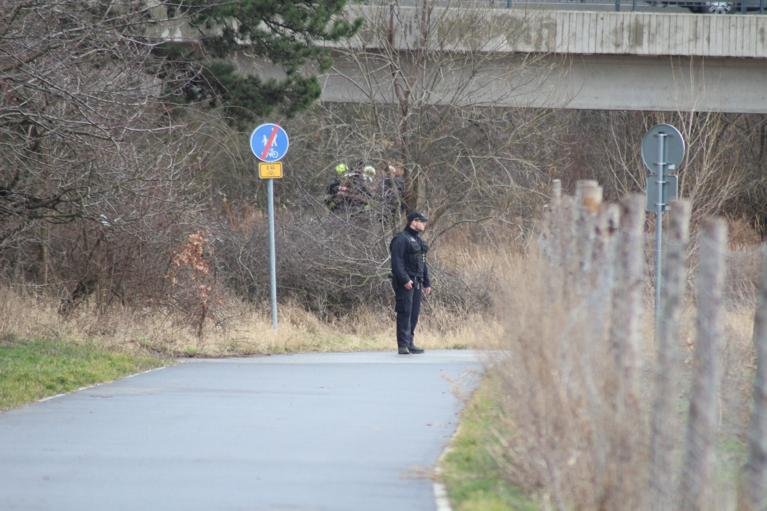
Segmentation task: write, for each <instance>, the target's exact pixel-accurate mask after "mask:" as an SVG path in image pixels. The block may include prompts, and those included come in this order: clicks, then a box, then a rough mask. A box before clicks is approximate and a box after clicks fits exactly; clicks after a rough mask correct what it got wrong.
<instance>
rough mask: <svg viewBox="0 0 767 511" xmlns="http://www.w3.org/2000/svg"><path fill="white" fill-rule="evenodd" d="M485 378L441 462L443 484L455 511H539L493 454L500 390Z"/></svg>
mask: <svg viewBox="0 0 767 511" xmlns="http://www.w3.org/2000/svg"><path fill="white" fill-rule="evenodd" d="M495 387H496V385H495V384H494V382H493V381H492V380H491V379H489V378H486V379H485V380H484V381H483V383H482V384H481V385H480V387H479V389H478V390H477V391H476V392H475V393H474V395H473V396H472V398H471V400H470V401H469V403H468V404H467V405H466V408H465V410H464V411H463V414H462V416H461V424H460V428H459V430H458V434H457V435H456V436H455V438H454V439H453V442H452V443H451V445H450V449H449V450H448V453H447V454H446V455H445V457H444V458H443V460H442V464H441V467H440V468H441V469H442V480H443V482H444V483H445V486H446V488H447V492H448V496H449V497H450V502H451V504H452V507H453V509H454V510H455V511H508V510H519V511H537V509H538V506H537V505H536V504H535V502H534V501H533V500H532V499H531V498H529V497H527V496H526V495H525V494H524V493H523V492H522V491H521V490H520V489H518V488H516V487H514V486H513V485H511V484H509V483H508V482H507V481H506V480H505V479H504V477H503V474H502V471H501V469H500V467H499V466H498V463H497V462H496V460H495V459H494V458H493V456H492V455H491V454H490V451H489V450H488V446H489V445H492V442H494V440H493V439H492V433H491V431H493V428H498V427H500V417H501V415H500V408H499V406H498V403H497V401H496V400H495V399H494V397H493V396H494V395H497V394H496V392H498V390H497V389H496V388H495Z"/></svg>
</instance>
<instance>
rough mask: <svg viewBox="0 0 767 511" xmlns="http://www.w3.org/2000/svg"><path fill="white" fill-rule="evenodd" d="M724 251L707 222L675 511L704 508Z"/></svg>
mask: <svg viewBox="0 0 767 511" xmlns="http://www.w3.org/2000/svg"><path fill="white" fill-rule="evenodd" d="M726 250H727V225H726V224H725V222H724V221H723V220H721V219H709V220H707V221H706V222H705V223H704V225H703V231H702V234H701V240H700V266H699V268H698V277H697V282H696V286H697V297H698V313H697V320H696V334H697V335H696V337H697V343H696V346H695V368H694V372H693V384H692V392H691V399H690V409H689V414H688V419H687V420H688V423H687V440H686V442H685V459H684V468H683V472H682V481H681V487H680V499H681V500H680V509H684V510H685V511H697V510H702V509H705V508H706V503H707V502H710V500H709V499H708V496H709V494H708V490H709V488H708V487H709V486H710V479H711V475H712V470H713V465H714V460H715V450H714V449H715V442H716V429H717V428H716V421H717V399H718V394H719V385H720V379H721V376H720V372H721V369H720V362H719V351H720V347H721V344H722V336H723V326H722V318H721V316H722V311H721V310H722V294H723V289H724V276H725V271H726V268H725V254H726Z"/></svg>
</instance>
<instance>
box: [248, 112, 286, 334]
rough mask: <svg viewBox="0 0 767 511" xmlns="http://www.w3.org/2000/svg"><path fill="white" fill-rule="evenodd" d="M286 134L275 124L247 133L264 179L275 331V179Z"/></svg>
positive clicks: (275, 325) (279, 170) (263, 125)
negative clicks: (259, 161)
mask: <svg viewBox="0 0 767 511" xmlns="http://www.w3.org/2000/svg"><path fill="white" fill-rule="evenodd" d="M289 143H290V141H289V139H288V134H287V133H286V132H285V130H284V129H282V128H281V127H280V126H278V125H277V124H273V123H266V124H262V125H260V126H259V127H257V128H256V129H254V130H253V132H252V133H251V134H250V150H251V151H252V152H253V154H254V155H255V156H256V158H258V159H259V160H261V162H262V163H259V164H258V177H259V178H261V179H265V180H266V197H267V199H266V200H267V210H268V215H269V282H270V291H271V293H270V294H271V301H272V328H273V329H276V328H277V248H276V243H275V241H274V180H275V179H282V162H280V160H281V159H282V158H283V157H284V156H285V154H286V153H287V152H288V145H289Z"/></svg>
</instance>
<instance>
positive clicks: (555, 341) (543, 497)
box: [491, 247, 755, 510]
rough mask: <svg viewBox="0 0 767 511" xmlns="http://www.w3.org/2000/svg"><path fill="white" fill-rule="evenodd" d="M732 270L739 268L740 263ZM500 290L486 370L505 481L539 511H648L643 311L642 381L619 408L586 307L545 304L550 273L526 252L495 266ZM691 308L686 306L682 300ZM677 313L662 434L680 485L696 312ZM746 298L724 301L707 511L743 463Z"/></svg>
mask: <svg viewBox="0 0 767 511" xmlns="http://www.w3.org/2000/svg"><path fill="white" fill-rule="evenodd" d="M732 260H738V257H735V258H733V259H732ZM503 268H504V273H503V279H504V289H503V291H502V293H501V295H500V299H499V300H498V316H499V317H502V318H503V324H504V328H505V331H504V336H503V344H502V345H501V349H502V350H503V353H504V354H505V356H503V357H502V358H501V359H500V360H499V359H498V358H496V359H495V360H494V361H493V363H492V365H491V367H492V368H493V369H492V370H493V372H494V374H497V375H498V376H499V377H500V378H501V379H502V381H503V393H502V394H501V395H499V396H498V400H499V401H500V403H501V406H502V407H503V410H504V421H505V425H504V427H503V428H499V430H498V431H496V438H497V442H496V444H495V445H494V446H491V449H492V450H493V451H494V453H495V455H496V458H497V459H498V460H499V463H500V464H501V465H502V467H503V469H504V471H505V473H506V476H507V478H508V479H509V481H510V482H512V483H513V484H516V485H520V486H522V487H523V488H525V489H526V490H527V491H529V492H531V493H533V494H536V495H538V498H539V500H540V502H542V507H543V508H545V509H603V510H623V509H650V507H649V501H648V498H647V497H648V489H647V481H648V471H649V467H650V464H649V462H650V460H649V447H650V441H649V434H650V429H649V424H650V413H651V405H652V399H653V392H652V391H653V387H654V383H653V382H654V365H655V356H656V351H655V344H654V339H653V329H654V325H653V317H652V314H653V302H652V296H647V297H646V298H647V299H646V300H645V301H644V310H643V311H642V341H643V342H642V345H641V353H640V355H641V373H640V374H641V376H640V378H639V382H640V384H639V389H638V391H637V392H636V396H635V399H634V400H633V401H629V402H628V404H627V405H625V406H626V409H621V408H620V405H619V404H618V403H616V401H615V396H616V389H617V385H618V384H619V383H618V381H617V379H616V378H615V377H614V375H615V370H616V368H615V363H614V353H612V352H611V350H610V346H609V345H607V343H603V341H602V340H600V339H603V338H605V336H604V335H603V331H604V330H603V328H606V326H605V325H599V324H598V323H597V321H596V318H595V317H594V315H593V309H592V308H591V307H592V305H593V304H592V303H590V302H589V297H588V296H587V297H586V298H585V299H581V298H577V297H576V296H575V295H571V296H568V297H562V296H560V295H557V294H556V293H554V295H553V296H554V298H553V299H552V292H551V285H552V279H555V278H556V277H555V276H554V275H552V274H551V273H550V272H551V268H550V267H549V266H548V264H547V263H546V262H545V261H543V260H542V258H541V257H540V255H539V253H538V251H537V250H536V247H531V249H530V250H529V251H528V252H527V253H526V254H517V255H515V254H510V255H509V256H508V257H507V258H506V260H505V261H504V263H503ZM690 301H691V300H690ZM693 305H694V304H692V303H690V304H688V306H687V307H685V310H684V312H683V317H682V325H683V326H682V332H683V335H682V337H681V339H679V345H678V346H677V348H678V350H679V352H680V354H681V355H682V356H681V359H680V366H679V367H678V368H677V371H676V374H675V375H674V378H675V381H676V382H677V385H676V387H675V388H676V389H677V391H676V393H675V395H674V397H673V399H674V401H673V402H674V407H675V409H676V410H677V417H675V418H673V419H672V420H669V421H668V423H667V427H668V428H669V432H670V435H671V437H672V438H674V439H676V447H675V450H678V452H674V453H673V456H672V457H673V459H674V465H675V470H676V472H675V473H674V474H669V475H668V477H671V478H674V480H675V484H674V486H675V487H676V478H678V477H679V473H678V470H679V469H680V468H681V457H682V449H683V446H684V422H685V417H686V412H687V406H688V401H687V398H688V395H689V389H690V381H689V380H690V373H691V370H692V365H693V349H694V344H695V333H694V332H695V309H694V307H693ZM754 306H755V303H754V302H753V300H751V299H750V296H742V295H741V296H738V298H737V299H736V300H732V301H730V302H728V304H727V308H726V312H725V314H724V319H725V334H726V340H725V343H724V344H725V345H724V349H723V351H722V367H723V382H722V390H721V397H720V418H719V419H720V435H719V442H720V446H719V448H718V452H717V455H718V459H717V477H716V481H715V485H716V491H715V492H714V494H715V498H714V500H713V501H712V502H711V507H710V509H712V510H713V509H716V510H720V509H733V508H734V505H735V490H736V478H737V472H738V469H739V466H740V464H741V463H742V462H743V454H744V453H743V445H742V440H743V434H744V431H745V425H746V424H747V420H748V411H749V405H750V394H751V382H752V377H753V372H754V369H755V367H754V350H753V346H752V338H751V336H752V330H753V320H754Z"/></svg>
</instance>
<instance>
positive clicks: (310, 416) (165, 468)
mask: <svg viewBox="0 0 767 511" xmlns="http://www.w3.org/2000/svg"><path fill="white" fill-rule="evenodd" d="M480 369H481V368H480V365H479V363H478V362H477V358H476V354H475V353H472V352H469V351H431V352H427V353H426V354H424V355H408V356H399V355H396V354H394V353H346V354H303V355H288V356H272V357H258V358H250V359H222V360H202V361H192V362H184V363H180V364H178V365H175V366H172V367H169V368H165V369H161V370H157V371H153V372H150V373H146V374H142V375H138V376H135V377H132V378H127V379H123V380H120V381H117V382H114V383H110V384H105V385H101V386H97V387H92V388H90V389H85V390H82V391H80V392H76V393H73V394H69V395H66V396H62V397H59V398H55V399H52V400H49V401H45V402H41V403H36V404H33V405H30V406H27V407H24V408H20V409H17V410H12V411H9V412H6V413H2V414H0V509H3V510H5V511H10V510H24V511H33V510H57V511H64V510H77V511H85V510H103V509H110V510H137V509H162V510H175V509H178V510H206V511H209V510H213V509H215V510H234V509H238V510H240V509H241V510H245V509H247V510H250V511H252V510H270V511H279V510H333V511H338V510H360V509H365V510H392V509H397V510H400V511H402V510H433V509H435V502H434V494H433V484H432V481H431V480H430V479H429V478H428V476H429V474H430V471H431V469H432V467H433V466H434V465H435V463H436V461H437V459H438V457H439V455H440V453H441V452H442V450H443V449H444V447H445V446H446V444H447V443H448V441H449V438H450V436H451V435H452V434H453V432H454V430H455V428H456V425H457V420H458V413H459V411H460V408H461V402H460V400H459V399H457V398H456V396H455V395H454V386H455V385H460V386H462V387H463V388H464V389H468V388H470V386H472V385H474V384H475V383H476V380H477V375H478V372H479V370H480Z"/></svg>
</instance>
